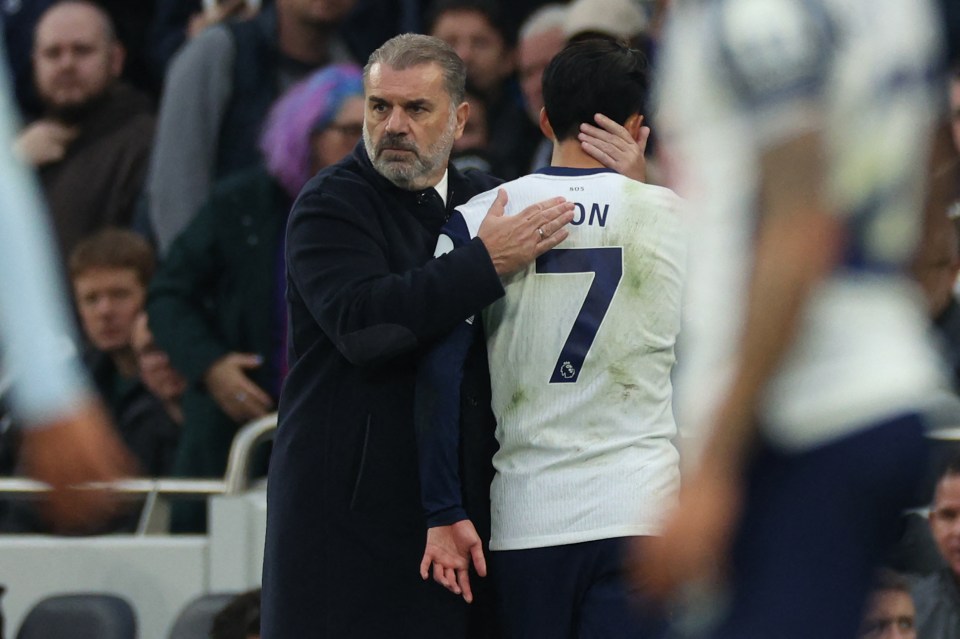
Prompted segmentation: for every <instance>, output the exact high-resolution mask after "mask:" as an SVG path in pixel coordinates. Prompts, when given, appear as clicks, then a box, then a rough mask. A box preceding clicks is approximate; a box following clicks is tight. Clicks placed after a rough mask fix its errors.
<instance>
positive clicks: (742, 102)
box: [658, 0, 940, 448]
mask: <svg viewBox="0 0 960 639" xmlns="http://www.w3.org/2000/svg"><path fill="white" fill-rule="evenodd" d="M936 33H937V30H936V24H935V22H934V15H933V12H932V10H931V7H929V6H928V4H927V3H926V2H925V1H923V0H873V1H871V2H863V1H858V2H853V1H850V0H809V1H807V0H804V1H802V2H801V1H797V0H712V1H705V2H697V1H693V2H678V3H677V4H676V6H675V11H674V13H673V15H672V16H671V20H670V21H669V24H668V27H667V36H666V39H665V46H664V50H663V53H662V56H661V58H660V61H661V65H660V68H659V71H658V77H659V78H660V80H661V85H660V87H659V91H658V92H659V107H660V109H659V110H660V115H659V119H658V124H659V126H660V128H659V131H660V133H661V141H662V143H663V146H664V147H665V148H666V150H667V157H668V161H667V164H668V172H669V173H670V176H671V184H672V186H674V188H676V189H677V191H678V192H679V193H680V194H681V195H682V196H683V197H684V200H685V201H686V202H687V203H688V204H689V207H690V215H691V228H692V234H693V238H692V240H691V245H690V255H691V262H690V274H689V279H688V299H687V302H686V305H685V308H684V312H685V318H684V331H683V337H682V344H681V349H682V354H683V363H682V364H681V365H680V366H679V367H678V384H677V385H678V402H677V405H678V418H679V422H680V427H681V430H683V431H686V430H687V429H688V428H689V429H690V430H691V431H692V432H697V430H698V429H699V428H700V427H702V426H704V425H706V424H707V423H709V419H710V417H711V415H712V414H713V412H714V411H715V409H716V404H717V401H718V399H719V398H720V397H721V396H722V395H723V393H724V391H725V388H726V385H727V384H728V383H729V379H730V374H731V372H732V368H733V357H734V355H735V353H736V351H737V347H738V341H739V338H740V334H741V330H742V323H743V321H744V312H745V310H746V306H747V302H746V291H747V287H748V277H749V274H750V269H751V261H752V242H753V233H754V229H755V227H756V224H757V221H758V218H757V216H758V214H759V212H758V211H757V207H756V202H757V199H758V193H757V187H758V174H759V158H760V155H761V153H762V152H763V150H764V149H765V148H769V147H770V146H771V145H774V144H776V143H778V142H779V141H783V140H788V139H790V138H792V137H795V136H798V135H801V134H803V133H805V132H808V131H819V132H821V136H822V139H824V140H825V145H826V149H825V151H826V153H825V155H826V161H827V162H829V170H828V171H827V175H828V176H829V184H828V185H827V188H826V191H827V195H828V198H829V199H830V203H831V204H832V205H833V208H834V209H835V210H836V211H837V212H838V214H839V215H841V216H843V217H844V222H845V226H846V232H847V234H846V237H845V241H846V244H845V254H844V256H843V261H842V264H840V265H839V266H838V267H837V269H836V270H835V271H834V273H833V274H832V275H831V276H830V277H829V278H828V279H827V280H826V281H825V282H824V283H823V284H822V285H821V286H820V287H819V289H818V290H817V291H816V292H815V293H814V295H813V297H812V299H811V300H810V303H809V306H808V308H807V309H806V312H805V316H804V317H803V318H802V328H801V331H800V333H799V335H798V337H797V339H796V340H795V343H794V344H793V345H792V348H791V350H790V351H789V353H788V354H787V357H786V359H785V361H784V362H782V365H781V367H780V369H779V372H778V373H777V375H776V376H775V377H774V379H772V380H771V382H770V384H769V386H768V388H767V390H766V393H765V394H764V396H763V397H762V406H761V411H760V419H761V421H762V422H763V426H764V428H765V433H766V435H767V437H768V438H769V439H770V440H771V441H773V442H775V443H777V444H779V445H782V446H785V447H788V448H805V447H808V446H812V445H816V444H819V443H822V442H825V441H828V440H830V439H832V438H835V437H838V436H841V435H844V434H846V433H849V432H852V431H854V430H856V429H858V428H862V427H864V426H866V425H869V424H870V423H874V422H876V421H878V420H882V419H884V418H887V417H891V416H893V415H895V414H896V413H898V412H903V411H909V410H912V409H915V408H916V407H917V406H918V405H919V404H920V403H921V402H922V398H923V397H924V396H925V395H926V394H927V393H928V392H929V391H930V389H932V388H933V387H935V386H937V385H938V384H939V383H940V382H939V379H940V378H939V371H938V368H937V364H936V362H935V358H934V357H933V355H932V352H931V349H930V346H929V344H928V338H927V334H926V333H927V326H928V321H927V318H926V317H925V315H924V312H923V308H922V306H921V304H920V303H918V302H919V298H918V294H917V291H916V290H915V289H914V287H913V285H912V283H911V282H909V281H908V280H907V278H905V277H904V276H903V275H902V274H901V273H902V265H903V263H904V262H905V261H906V260H907V259H908V258H909V256H910V254H911V251H912V250H913V247H914V242H915V239H916V232H917V229H918V226H919V223H920V219H921V213H920V211H921V206H922V190H923V183H924V170H925V167H926V165H927V135H928V131H929V127H930V125H931V123H932V121H933V118H934V114H935V111H936V109H935V105H936V98H937V96H938V95H939V94H938V92H937V90H936V85H935V83H936V81H937V78H938V75H937V74H936V73H935V69H936V62H937V59H938V58H937V54H938V48H937V41H936V38H935V37H933V36H934V35H935V34H936Z"/></svg>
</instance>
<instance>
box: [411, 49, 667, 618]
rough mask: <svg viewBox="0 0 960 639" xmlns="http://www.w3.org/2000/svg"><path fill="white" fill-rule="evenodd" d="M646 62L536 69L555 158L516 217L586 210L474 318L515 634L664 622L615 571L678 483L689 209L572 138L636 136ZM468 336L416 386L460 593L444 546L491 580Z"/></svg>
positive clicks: (532, 179) (439, 560)
mask: <svg viewBox="0 0 960 639" xmlns="http://www.w3.org/2000/svg"><path fill="white" fill-rule="evenodd" d="M644 66H645V62H644V60H643V57H642V56H641V55H640V54H639V53H638V52H636V51H633V50H630V49H628V48H626V47H624V46H622V45H620V44H617V43H614V42H612V41H608V40H594V41H586V42H582V43H578V44H575V45H571V46H569V47H568V48H566V49H565V50H564V51H562V52H561V53H560V54H558V55H557V56H556V57H555V58H554V59H553V61H552V62H551V63H550V65H549V67H548V68H547V70H546V71H545V73H544V79H543V87H544V99H545V105H546V106H545V109H544V111H543V112H542V113H541V129H542V130H543V132H544V134H545V135H546V136H547V137H548V138H550V139H552V140H554V142H555V146H554V154H553V161H552V166H550V167H548V168H545V169H542V170H541V171H538V172H536V173H534V174H532V175H528V176H526V177H522V178H520V179H517V180H514V181H512V182H508V183H506V184H504V185H503V186H502V189H503V190H505V191H506V193H507V195H508V200H507V207H506V214H507V215H511V214H515V213H516V212H519V211H521V210H522V209H523V208H524V206H526V205H527V203H531V202H537V201H540V200H543V199H544V198H548V197H550V196H558V195H559V196H563V197H566V198H567V199H569V200H572V201H574V202H575V203H576V212H575V217H574V220H573V222H572V224H571V225H570V226H569V227H568V229H569V237H568V238H567V239H566V240H565V241H564V243H563V244H562V245H561V246H560V247H559V248H554V249H552V250H551V251H548V252H547V253H545V254H544V255H542V256H541V257H540V258H538V259H537V261H536V263H535V264H533V265H531V266H529V267H528V268H527V269H526V270H524V271H521V272H519V273H518V274H516V275H513V276H510V277H508V278H506V279H505V281H504V288H505V291H506V294H505V296H504V297H503V298H502V299H501V300H499V301H498V302H496V303H495V304H493V305H492V306H491V307H489V308H488V309H487V310H486V311H485V312H484V314H483V317H482V324H483V328H484V329H485V334H486V345H487V352H488V355H489V364H490V377H491V385H492V393H493V400H492V401H493V411H494V414H495V416H496V418H497V431H496V435H497V440H498V442H499V445H500V448H499V451H498V452H497V453H496V455H495V456H494V460H493V463H494V467H495V469H496V476H495V478H494V480H493V485H492V487H491V501H492V512H491V515H492V522H491V524H492V532H491V539H490V549H491V550H492V554H491V562H492V567H493V570H492V573H491V578H492V579H493V580H494V584H495V589H496V591H497V601H498V605H499V612H500V615H501V621H502V623H503V626H504V631H505V636H507V637H654V636H657V632H658V631H660V630H661V629H662V628H661V627H660V625H658V622H659V620H657V619H649V618H648V619H642V618H641V617H640V616H639V615H638V614H636V612H637V611H634V610H633V609H632V605H633V604H634V603H636V601H634V593H631V592H630V590H629V588H628V586H627V584H626V580H625V579H624V568H623V565H624V548H625V545H626V544H625V540H626V539H627V538H631V537H637V536H646V535H654V534H656V533H657V531H658V529H659V527H660V524H661V519H662V516H663V513H664V512H665V511H666V508H667V507H668V506H669V504H670V503H672V501H673V498H674V496H675V492H676V490H677V488H678V481H679V470H678V454H677V451H676V449H675V447H674V445H673V442H672V438H673V437H674V435H675V433H676V426H675V423H674V418H673V412H672V388H671V381H670V373H671V369H672V367H673V364H674V361H675V356H674V344H675V340H676V336H677V332H678V331H679V327H680V300H681V289H682V285H683V271H684V260H685V239H684V235H683V231H682V226H681V221H680V219H679V216H678V208H679V201H678V198H677V196H676V195H675V194H674V193H673V192H672V191H670V190H668V189H665V188H662V187H658V186H652V185H647V184H643V183H641V182H637V181H634V180H631V179H629V178H626V177H624V176H622V175H619V174H617V173H614V172H612V171H610V170H608V169H605V168H603V167H602V166H601V165H600V163H599V162H597V161H596V160H594V159H592V158H591V157H590V156H588V155H587V154H586V153H585V152H584V151H583V150H581V147H580V142H579V141H578V139H577V135H578V132H579V131H580V126H581V123H585V122H586V123H589V122H593V120H594V115H595V114H596V113H598V112H600V110H601V109H602V111H603V113H604V114H605V115H607V116H608V117H609V118H611V119H612V120H614V121H616V122H619V123H623V125H624V127H625V128H626V129H627V130H628V131H630V132H631V134H632V135H634V136H636V135H638V134H639V132H640V127H641V117H640V111H641V109H642V107H643V104H644V98H645V96H646V89H645V69H644ZM498 191H499V190H495V191H490V192H487V193H484V194H481V195H479V196H477V197H475V198H474V199H472V200H471V201H470V202H468V203H467V204H466V205H464V206H462V207H460V208H459V209H458V214H455V215H454V216H453V217H452V218H451V220H450V222H449V223H448V225H447V226H446V227H445V229H446V230H445V235H446V237H444V235H441V240H440V246H439V247H438V252H439V253H442V252H443V249H444V245H445V246H446V248H451V247H452V246H454V245H455V244H457V243H458V242H466V241H469V240H470V238H471V237H473V236H475V235H476V233H477V229H478V228H479V226H480V223H481V222H482V220H483V217H484V214H485V213H486V211H487V210H488V208H489V206H490V204H491V203H492V202H493V201H494V199H495V198H496V197H497V196H498ZM439 259H443V258H442V257H440V258H439ZM478 324H479V322H478ZM472 337H473V332H472V329H471V327H470V325H469V324H464V326H463V327H462V330H461V331H460V332H455V333H454V334H453V335H451V339H450V340H447V341H446V342H443V343H441V344H440V345H439V346H438V347H437V348H436V349H434V350H433V351H432V352H430V353H429V354H427V355H426V356H425V357H424V359H423V360H422V363H421V375H420V377H419V379H418V392H417V397H418V406H417V415H418V430H419V431H420V432H419V440H418V441H419V445H420V457H421V477H422V492H423V497H424V504H425V508H426V511H427V521H428V525H429V526H431V530H430V533H429V535H430V536H429V537H428V545H427V551H426V554H425V558H424V562H425V563H424V564H423V565H422V566H421V574H422V575H423V576H424V577H426V576H427V571H428V570H429V569H430V564H431V562H432V563H433V570H434V576H435V578H437V580H438V581H440V582H441V583H444V584H445V585H448V586H449V587H451V589H453V590H454V591H455V592H459V589H460V588H464V587H465V584H464V583H463V580H462V579H459V578H460V577H465V576H466V562H463V561H461V562H460V563H459V564H456V565H454V564H453V563H451V562H449V561H445V559H444V557H443V552H444V549H447V550H449V555H451V556H458V555H459V556H461V557H462V556H463V555H466V554H467V553H468V551H469V550H471V549H472V550H473V551H474V554H473V556H472V559H473V560H474V561H475V562H476V563H477V564H478V568H479V569H480V572H481V573H482V571H483V565H484V564H483V561H484V559H483V557H482V556H481V554H480V551H479V539H478V538H477V537H476V533H475V532H473V527H472V525H471V524H470V522H469V521H466V514H465V512H464V511H463V508H462V505H461V503H460V489H459V482H458V479H457V447H458V437H457V428H456V427H457V410H458V407H459V394H458V389H459V371H460V367H461V366H462V361H463V356H464V355H463V354H464V352H465V351H466V349H467V348H468V346H469V344H470V342H471V339H472ZM464 529H467V532H465V531H464ZM443 536H445V537H444V539H443V541H438V539H439V538H440V537H443ZM458 568H459V571H460V572H459V574H454V573H455V572H456V569H458Z"/></svg>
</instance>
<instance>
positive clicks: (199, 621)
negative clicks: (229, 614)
mask: <svg viewBox="0 0 960 639" xmlns="http://www.w3.org/2000/svg"><path fill="white" fill-rule="evenodd" d="M234 597H236V593H212V594H208V595H201V596H200V597H197V598H196V599H194V600H193V601H191V602H190V603H188V604H187V605H186V607H184V609H183V610H181V611H180V614H179V615H177V620H176V622H175V623H174V624H173V628H171V629H170V635H169V637H168V639H208V637H209V636H210V626H211V624H212V623H213V618H214V617H215V616H216V614H217V613H218V612H220V611H221V610H223V607H224V606H226V605H227V604H228V603H230V601H231V600H232V599H233V598H234Z"/></svg>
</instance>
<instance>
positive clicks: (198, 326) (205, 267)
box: [147, 199, 229, 383]
mask: <svg viewBox="0 0 960 639" xmlns="http://www.w3.org/2000/svg"><path fill="white" fill-rule="evenodd" d="M217 210H218V207H217V200H215V199H211V200H210V201H209V202H208V203H207V204H205V205H204V206H203V208H202V209H200V212H199V213H198V214H197V216H196V218H194V220H193V221H192V222H191V223H190V225H189V226H188V227H187V228H186V230H185V231H184V232H183V233H181V234H180V236H179V237H178V238H177V240H176V242H174V243H173V246H171V247H170V252H169V254H168V255H167V257H166V259H165V260H164V261H163V262H162V264H161V265H160V268H159V269H158V270H157V272H156V274H154V276H153V279H152V280H151V282H150V289H149V292H148V297H147V313H148V321H149V324H150V330H151V331H153V335H154V339H155V340H156V342H157V344H158V345H159V346H160V348H162V349H163V350H164V351H166V353H167V355H168V356H169V357H170V362H171V363H172V364H173V367H174V368H175V369H177V370H178V371H179V372H180V373H181V374H182V375H184V376H185V377H186V378H187V379H188V380H189V381H190V382H192V383H196V382H200V381H202V380H203V376H204V374H205V373H206V372H207V369H208V368H210V366H211V365H212V364H213V363H214V362H215V361H216V360H218V359H219V358H221V357H223V356H224V355H226V354H227V352H228V351H229V349H228V348H227V346H226V345H225V344H224V343H223V339H222V337H221V336H220V334H219V332H218V331H217V329H216V327H215V325H214V324H213V322H212V321H211V319H210V315H209V311H208V310H207V309H206V305H207V301H208V299H209V297H210V295H211V294H212V292H213V291H215V290H216V280H217V277H218V276H219V275H220V274H221V273H222V272H223V260H222V259H221V256H220V253H219V251H218V250H217V242H216V237H217V235H216V234H217V227H218V216H217Z"/></svg>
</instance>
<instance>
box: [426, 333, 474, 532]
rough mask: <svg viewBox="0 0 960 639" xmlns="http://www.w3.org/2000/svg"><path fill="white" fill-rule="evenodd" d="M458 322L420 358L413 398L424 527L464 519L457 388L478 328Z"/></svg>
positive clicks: (447, 523)
mask: <svg viewBox="0 0 960 639" xmlns="http://www.w3.org/2000/svg"><path fill="white" fill-rule="evenodd" d="M473 324H474V322H473V321H472V318H471V320H469V321H465V322H462V323H461V324H460V325H458V326H457V327H456V328H455V329H454V330H453V331H451V332H450V334H449V335H447V336H446V337H445V338H444V339H442V340H441V341H439V342H437V343H436V344H435V345H434V347H433V348H431V349H430V350H429V351H427V353H426V354H425V355H424V356H423V357H422V358H421V360H420V364H419V367H418V370H417V382H416V391H415V394H414V423H415V425H416V433H417V450H418V455H419V459H420V498H421V501H422V504H423V509H424V514H425V516H426V519H427V526H428V527H431V528H432V527H435V526H445V525H449V524H453V523H456V522H458V521H461V520H463V519H467V518H468V517H467V513H466V510H465V509H464V507H463V499H462V492H461V486H460V455H459V450H460V384H461V382H462V380H463V368H464V362H465V361H466V358H467V352H468V351H469V350H470V345H471V343H472V342H473V340H474V339H475V338H476V332H477V329H476V328H475V327H474V325H473Z"/></svg>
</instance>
